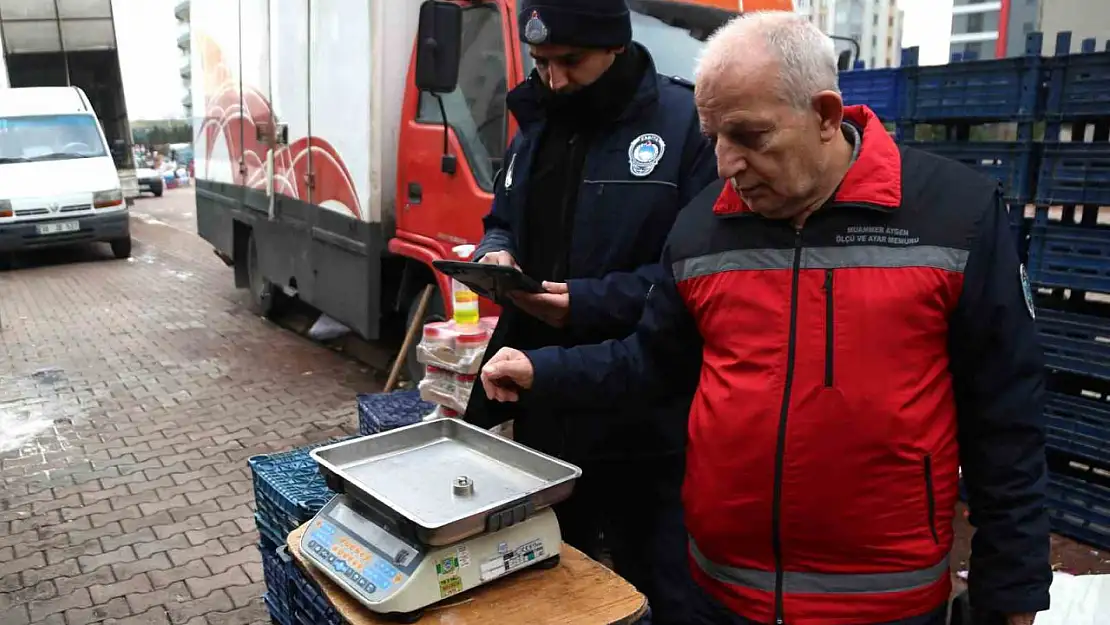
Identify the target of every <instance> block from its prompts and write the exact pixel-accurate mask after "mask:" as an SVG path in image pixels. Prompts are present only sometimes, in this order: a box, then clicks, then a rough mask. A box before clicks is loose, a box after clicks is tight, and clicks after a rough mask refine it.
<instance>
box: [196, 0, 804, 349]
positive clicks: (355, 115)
mask: <svg viewBox="0 0 1110 625" xmlns="http://www.w3.org/2000/svg"><path fill="white" fill-rule="evenodd" d="M765 1H771V2H773V3H774V4H781V3H782V0H765ZM456 4H458V5H459V6H460V7H461V12H460V16H461V17H460V18H459V20H460V21H461V23H459V24H457V25H456V26H457V28H458V29H459V30H458V32H457V33H454V34H453V35H452V36H458V37H460V41H461V46H460V48H459V49H460V54H459V55H458V58H457V62H458V81H457V88H456V89H454V90H453V91H451V92H449V93H443V94H435V93H431V92H428V91H421V90H420V89H419V88H418V87H417V80H416V66H417V62H416V61H417V57H418V53H417V49H418V46H416V42H417V41H427V40H429V39H430V38H434V37H435V36H436V33H433V32H419V33H418V29H424V30H425V31H426V30H428V29H432V28H433V24H432V20H424V23H421V21H422V20H421V18H420V16H421V13H422V12H421V7H422V4H421V3H419V2H416V1H414V0H388V1H387V0H363V1H362V2H350V3H348V2H341V3H340V2H312V1H311V0H281V1H280V2H279V1H278V0H240V1H239V2H237V3H228V2H226V0H194V2H193V4H192V7H191V10H190V12H191V22H192V46H191V49H192V57H193V60H192V66H193V67H192V74H193V76H194V81H193V110H194V111H197V112H203V117H198V118H197V119H196V120H195V121H194V126H195V128H194V129H195V131H196V140H195V146H196V147H195V151H196V172H195V174H196V198H197V199H196V202H197V225H198V230H199V232H200V234H201V236H202V237H204V238H205V239H206V240H207V241H209V242H210V243H211V244H212V246H213V247H214V248H215V250H216V252H217V253H218V254H219V255H220V256H221V257H222V258H223V259H224V260H225V261H226V262H227V263H228V264H229V265H231V266H233V267H234V269H235V281H236V285H237V286H239V287H247V288H249V289H250V290H251V292H252V294H253V299H254V302H255V303H256V305H257V307H258V309H259V311H260V312H262V313H266V314H268V313H270V312H271V311H273V309H274V307H275V306H277V305H279V304H280V303H281V302H282V300H284V299H286V298H289V297H292V296H296V297H299V298H300V299H301V300H303V301H305V302H307V303H308V304H310V305H312V306H313V307H315V308H317V309H319V310H320V311H322V312H324V313H326V314H327V315H329V316H331V317H333V318H334V319H337V320H339V321H340V322H342V323H344V324H345V325H347V326H348V327H350V328H352V329H353V330H354V331H356V332H357V333H358V334H359V335H361V336H363V337H365V338H367V339H376V338H378V337H379V336H380V334H381V333H382V331H383V325H384V324H385V323H386V322H388V321H389V320H390V318H391V317H392V319H393V320H394V323H396V322H397V321H401V320H406V317H407V319H411V317H412V315H413V312H414V309H415V306H414V302H415V301H416V300H417V299H418V295H419V293H420V292H421V291H422V290H423V288H424V286H425V285H427V284H429V283H432V284H435V285H437V286H438V293H439V295H438V296H437V297H436V298H434V300H433V305H432V306H430V307H429V312H428V315H427V316H428V317H430V318H435V317H443V316H445V314H447V313H448V312H449V311H450V288H449V280H448V279H447V278H446V277H445V276H443V275H442V274H439V273H438V272H435V271H433V270H432V268H431V263H432V261H434V260H437V259H443V258H452V257H453V255H452V248H454V247H456V246H458V245H460V244H467V243H476V242H477V241H478V240H479V239H480V238H481V236H482V221H481V219H482V217H483V216H484V215H485V214H486V213H487V212H488V211H489V208H490V203H491V201H492V199H493V194H492V192H493V181H494V178H495V176H496V174H497V172H498V170H499V169H500V168H501V167H502V166H503V163H502V162H501V161H502V157H503V153H504V151H505V149H506V147H507V145H508V142H509V140H510V139H511V138H512V136H513V134H514V133H515V132H516V123H515V121H514V120H513V119H512V116H511V115H509V114H507V112H506V108H505V94H506V92H507V91H508V90H510V89H511V88H512V87H513V86H515V85H516V84H518V83H519V82H521V81H522V80H523V79H524V78H525V77H526V76H527V75H528V74H529V72H531V71H532V62H531V58H530V57H529V55H528V54H527V49H526V46H525V45H524V44H522V43H521V42H520V37H519V36H518V33H517V20H516V10H517V9H516V2H515V0H485V1H480V0H461V1H459V2H456ZM722 4H724V3H723V2H722V1H721V0H703V2H700V3H694V2H678V1H670V0H629V6H630V8H631V10H632V24H633V32H634V38H635V39H636V40H637V41H639V42H640V43H642V44H644V45H645V46H646V47H647V48H648V49H649V50H650V51H651V53H652V55H653V56H654V58H655V62H656V65H657V68H658V70H659V71H660V72H661V73H664V74H668V75H678V76H682V77H684V78H687V79H691V78H692V73H693V69H694V65H695V59H696V55H697V53H698V52H699V50H700V49H701V47H702V44H703V42H704V40H705V39H706V38H707V37H708V36H709V34H710V33H712V32H713V31H714V30H715V29H716V28H717V27H718V26H720V25H721V24H723V23H724V22H725V21H727V20H728V19H730V18H731V17H733V16H734V15H735V14H736V11H734V10H729V9H726V8H721V6H719V5H722ZM737 4H739V3H737ZM748 4H755V2H754V0H749V2H748ZM387 5H388V9H387ZM429 8H430V9H434V7H429ZM425 13H426V14H427V15H433V14H435V11H434V10H429V11H425ZM440 27H441V28H442V24H441V25H440ZM440 35H443V33H440ZM444 118H446V120H447V123H446V124H444ZM483 306H484V311H483V312H484V314H491V313H495V309H494V308H493V306H492V304H490V303H489V302H484V303H483Z"/></svg>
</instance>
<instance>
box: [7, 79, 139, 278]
mask: <svg viewBox="0 0 1110 625" xmlns="http://www.w3.org/2000/svg"><path fill="white" fill-rule="evenodd" d="M92 241H104V242H107V243H110V244H111V246H112V253H113V254H114V255H115V257H116V258H127V257H129V256H130V255H131V230H130V225H129V222H128V210H127V203H126V202H125V201H124V197H123V193H122V191H121V189H120V179H119V174H118V173H117V172H116V166H115V163H114V161H113V160H112V156H111V153H110V152H109V149H108V144H107V142H106V141H105V139H104V131H103V129H102V128H101V127H100V122H99V121H97V118H96V114H95V113H94V112H93V109H92V106H91V105H90V104H89V99H88V98H87V97H85V93H84V92H83V91H81V90H80V89H78V88H76V87H27V88H20V89H0V253H3V252H17V251H20V250H27V249H34V248H43V247H54V246H60V245H68V244H71V243H79V242H92Z"/></svg>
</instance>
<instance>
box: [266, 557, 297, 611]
mask: <svg viewBox="0 0 1110 625" xmlns="http://www.w3.org/2000/svg"><path fill="white" fill-rule="evenodd" d="M258 550H259V551H260V552H261V553H262V577H263V579H264V580H265V582H266V594H267V595H268V596H269V597H270V601H271V602H272V603H273V604H274V605H275V606H277V607H278V608H279V609H281V610H282V612H283V613H285V614H288V615H290V616H292V614H293V591H294V586H293V581H292V580H291V579H290V578H289V575H290V572H291V571H292V570H293V563H292V561H291V560H290V559H289V556H288V555H287V554H286V552H285V548H284V547H280V548H278V549H268V548H266V547H261V546H260V547H259V548H258Z"/></svg>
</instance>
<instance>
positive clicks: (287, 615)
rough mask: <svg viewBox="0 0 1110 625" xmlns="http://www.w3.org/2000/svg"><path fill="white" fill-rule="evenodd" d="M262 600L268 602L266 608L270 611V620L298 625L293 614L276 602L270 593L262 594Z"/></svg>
mask: <svg viewBox="0 0 1110 625" xmlns="http://www.w3.org/2000/svg"><path fill="white" fill-rule="evenodd" d="M262 602H263V603H265V604H266V610H268V611H269V612H270V620H272V621H273V622H274V623H276V624H277V625H297V623H296V622H295V621H294V620H293V614H292V613H291V612H287V611H285V610H284V609H283V608H282V607H281V606H280V605H279V604H277V603H275V602H274V600H273V598H271V597H270V593H266V594H264V595H262Z"/></svg>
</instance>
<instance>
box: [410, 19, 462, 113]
mask: <svg viewBox="0 0 1110 625" xmlns="http://www.w3.org/2000/svg"><path fill="white" fill-rule="evenodd" d="M416 46H417V48H416V88H417V89H420V90H421V91H428V92H431V93H436V94H439V93H451V92H452V91H454V90H455V87H456V86H458V83H459V62H460V58H461V57H462V7H460V6H459V5H457V4H454V3H451V2H443V1H442V0H425V2H424V3H423V4H421V5H420V27H419V30H418V31H417V35H416Z"/></svg>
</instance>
